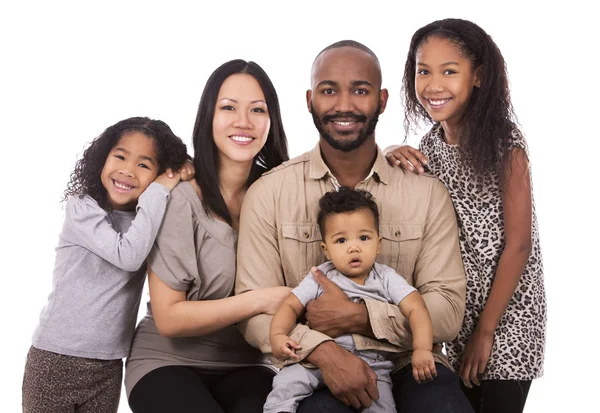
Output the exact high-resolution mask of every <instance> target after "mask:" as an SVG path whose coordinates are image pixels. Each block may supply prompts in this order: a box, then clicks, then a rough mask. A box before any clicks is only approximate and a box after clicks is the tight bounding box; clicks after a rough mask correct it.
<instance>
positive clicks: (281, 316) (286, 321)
mask: <svg viewBox="0 0 600 413" xmlns="http://www.w3.org/2000/svg"><path fill="white" fill-rule="evenodd" d="M296 319H297V316H296V313H295V312H294V310H293V309H292V308H291V307H290V306H289V305H287V304H286V303H283V304H282V305H281V306H280V307H279V309H278V310H277V312H276V313H275V315H274V316H273V319H272V320H271V328H270V330H269V337H273V336H275V335H279V334H283V335H286V336H287V335H289V334H290V331H292V328H293V327H294V324H295V323H296Z"/></svg>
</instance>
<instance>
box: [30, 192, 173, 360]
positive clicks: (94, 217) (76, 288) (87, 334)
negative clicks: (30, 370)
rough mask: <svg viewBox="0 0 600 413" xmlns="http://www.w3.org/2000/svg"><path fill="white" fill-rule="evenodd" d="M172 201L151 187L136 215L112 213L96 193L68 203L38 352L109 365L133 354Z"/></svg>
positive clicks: (40, 327)
mask: <svg viewBox="0 0 600 413" xmlns="http://www.w3.org/2000/svg"><path fill="white" fill-rule="evenodd" d="M168 199H169V190H168V189H167V188H166V187H164V186H163V185H160V184H158V183H152V184H150V185H149V186H148V188H147V189H146V190H145V191H144V193H142V195H141V196H140V198H139V200H138V204H137V207H136V210H135V211H131V212H124V211H111V212H107V211H106V210H104V209H102V208H100V206H99V205H98V204H97V203H96V201H95V200H93V199H92V198H91V197H89V196H84V197H79V196H74V197H70V198H69V199H68V200H67V203H66V208H65V222H64V225H63V229H62V232H61V234H60V236H59V243H58V247H57V248H56V261H55V265H54V273H53V280H52V292H51V293H50V295H49V297H48V303H47V304H46V306H45V307H44V309H43V310H42V313H41V316H40V323H39V325H38V327H37V328H36V330H35V332H34V335H33V346H34V347H36V348H39V349H42V350H47V351H52V352H55V353H59V354H65V355H70V356H78V357H86V358H95V359H102V360H114V359H120V358H123V357H126V356H127V355H128V353H129V347H130V345H131V338H132V336H133V332H134V329H135V323H136V320H137V313H138V308H139V305H140V299H141V293H142V288H143V285H144V279H145V275H146V262H145V261H146V257H147V255H148V253H149V252H150V250H151V248H152V245H153V244H154V239H155V238H156V234H157V233H158V230H159V228H160V225H161V222H162V219H163V216H164V213H165V208H166V205H167V201H168Z"/></svg>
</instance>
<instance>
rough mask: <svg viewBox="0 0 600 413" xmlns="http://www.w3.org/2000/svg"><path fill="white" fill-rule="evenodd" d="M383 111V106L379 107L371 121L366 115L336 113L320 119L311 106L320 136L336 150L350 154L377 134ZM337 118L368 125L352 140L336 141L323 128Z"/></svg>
mask: <svg viewBox="0 0 600 413" xmlns="http://www.w3.org/2000/svg"><path fill="white" fill-rule="evenodd" d="M380 111H381V104H379V105H377V110H376V111H375V115H373V117H372V118H371V119H367V117H366V116H365V115H362V114H361V115H357V114H355V113H352V112H344V113H336V114H335V115H325V116H323V118H322V119H320V118H319V117H318V116H317V115H316V114H315V108H314V106H313V104H312V102H311V104H310V113H311V115H312V118H313V122H314V124H315V127H316V128H317V130H318V131H319V134H320V135H321V137H322V138H323V139H325V141H326V142H327V143H328V144H329V145H330V146H331V147H332V148H334V149H338V150H340V151H342V152H350V151H353V150H354V149H356V148H359V147H360V146H361V145H362V144H363V143H364V142H365V141H366V140H367V139H368V138H369V136H371V135H372V134H373V133H374V132H375V127H376V126H377V122H378V121H379V113H380ZM336 118H346V119H348V118H352V119H354V120H355V121H356V122H362V123H366V122H367V120H368V123H367V128H366V129H365V128H362V129H361V130H360V131H359V132H358V136H357V137H356V138H355V139H352V140H336V139H335V138H334V137H333V136H331V134H329V133H328V132H327V131H326V130H325V128H324V127H323V124H324V123H327V122H329V121H331V120H333V119H336Z"/></svg>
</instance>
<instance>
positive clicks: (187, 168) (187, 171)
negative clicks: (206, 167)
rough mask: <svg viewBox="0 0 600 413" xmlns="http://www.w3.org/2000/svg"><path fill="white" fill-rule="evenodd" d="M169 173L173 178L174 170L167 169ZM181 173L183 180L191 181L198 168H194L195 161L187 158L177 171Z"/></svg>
mask: <svg viewBox="0 0 600 413" xmlns="http://www.w3.org/2000/svg"><path fill="white" fill-rule="evenodd" d="M167 173H169V174H170V175H169V178H173V175H174V174H173V172H172V171H171V169H167ZM177 173H178V174H179V175H181V180H182V181H189V180H190V179H192V178H193V177H194V175H196V168H194V162H192V161H191V160H189V159H188V160H186V161H185V163H184V164H183V166H182V167H181V168H180V169H179V171H177Z"/></svg>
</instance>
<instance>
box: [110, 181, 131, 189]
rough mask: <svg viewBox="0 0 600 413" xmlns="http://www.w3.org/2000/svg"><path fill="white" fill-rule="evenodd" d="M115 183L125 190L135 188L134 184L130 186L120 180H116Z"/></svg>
mask: <svg viewBox="0 0 600 413" xmlns="http://www.w3.org/2000/svg"><path fill="white" fill-rule="evenodd" d="M114 183H115V186H116V187H117V188H119V189H124V190H130V189H133V187H132V186H128V185H125V184H122V183H120V182H117V181H114Z"/></svg>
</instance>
